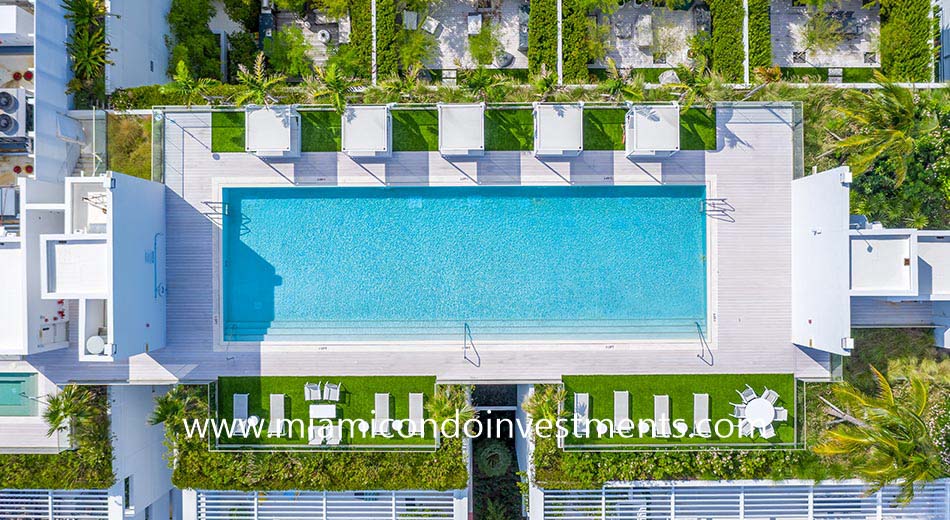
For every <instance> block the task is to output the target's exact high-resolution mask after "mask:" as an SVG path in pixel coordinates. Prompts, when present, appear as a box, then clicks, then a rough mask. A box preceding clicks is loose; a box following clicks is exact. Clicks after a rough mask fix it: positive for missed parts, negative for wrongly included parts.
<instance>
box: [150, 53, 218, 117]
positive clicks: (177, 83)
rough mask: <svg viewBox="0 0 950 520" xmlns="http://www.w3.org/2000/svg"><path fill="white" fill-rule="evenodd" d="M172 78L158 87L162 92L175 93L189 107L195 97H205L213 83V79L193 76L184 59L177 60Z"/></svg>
mask: <svg viewBox="0 0 950 520" xmlns="http://www.w3.org/2000/svg"><path fill="white" fill-rule="evenodd" d="M172 79H173V80H174V81H172V82H171V83H166V84H164V85H162V86H161V87H160V90H161V92H162V94H166V95H169V94H170V95H177V96H178V97H180V98H181V99H184V100H185V104H186V105H188V107H191V105H192V103H193V102H194V101H195V99H197V98H201V99H205V96H206V95H207V93H208V90H209V89H210V88H211V85H213V84H214V81H213V80H210V79H208V78H195V77H194V76H192V75H191V71H190V70H188V65H186V64H185V61H184V60H178V65H177V66H176V67H175V75H174V76H172Z"/></svg>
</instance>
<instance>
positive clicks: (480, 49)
mask: <svg viewBox="0 0 950 520" xmlns="http://www.w3.org/2000/svg"><path fill="white" fill-rule="evenodd" d="M497 32H498V31H496V30H495V24H493V23H492V22H490V21H489V20H485V22H484V23H482V29H481V30H480V31H478V34H473V35H471V36H469V37H468V51H469V52H470V53H471V54H472V59H474V60H475V63H477V64H479V65H485V66H487V65H491V64H492V62H493V61H495V56H496V55H497V54H498V53H499V52H501V50H502V47H501V42H500V41H499V40H498V34H497Z"/></svg>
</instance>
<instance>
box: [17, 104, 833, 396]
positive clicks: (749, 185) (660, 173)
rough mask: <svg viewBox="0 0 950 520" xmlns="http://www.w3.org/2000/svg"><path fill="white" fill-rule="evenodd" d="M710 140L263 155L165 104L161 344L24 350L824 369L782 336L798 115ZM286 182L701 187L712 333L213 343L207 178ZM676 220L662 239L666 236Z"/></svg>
mask: <svg viewBox="0 0 950 520" xmlns="http://www.w3.org/2000/svg"><path fill="white" fill-rule="evenodd" d="M716 114H717V115H716V117H717V127H718V139H719V144H718V149H717V150H715V151H705V152H704V151H681V152H679V153H677V154H675V155H673V156H672V157H669V158H662V159H659V158H655V159H643V160H637V161H631V160H629V159H627V158H626V157H624V155H623V152H585V153H583V154H582V155H581V156H580V157H577V158H572V159H563V160H539V159H537V158H535V157H534V156H533V155H532V154H531V153H530V152H491V153H488V154H486V155H485V156H484V157H482V158H479V159H472V160H459V161H455V160H453V161H449V160H446V159H444V158H442V157H441V156H440V155H439V154H438V153H426V152H404V153H396V154H394V156H393V157H392V158H390V159H386V160H370V161H366V160H362V161H354V160H353V159H351V158H349V157H348V156H346V155H344V154H340V153H306V154H303V155H302V156H301V157H300V158H297V159H282V160H264V159H260V158H258V157H255V156H252V155H249V154H243V153H230V154H227V153H223V154H216V153H212V152H211V117H210V113H208V112H179V113H167V114H166V121H165V142H164V145H165V183H166V185H167V188H168V189H167V191H166V202H167V216H166V225H167V244H168V251H167V288H168V296H167V297H168V306H167V309H168V310H167V312H168V315H167V334H168V341H167V346H166V347H165V348H163V349H159V350H155V351H153V352H151V353H149V354H142V355H139V356H136V357H134V358H132V359H130V360H127V361H122V362H117V363H114V364H92V363H84V364H82V365H80V364H79V363H78V361H76V359H77V356H76V353H75V348H76V347H72V349H71V350H72V352H71V353H69V354H65V355H64V354H63V352H62V351H60V352H55V353H50V354H42V355H37V356H33V357H31V358H30V361H31V362H32V363H33V364H34V365H36V366H38V367H42V370H43V371H44V373H45V374H47V375H48V376H49V377H51V378H53V379H54V380H56V381H57V382H65V381H70V380H82V381H131V382H136V383H158V382H172V381H177V380H181V381H206V380H211V379H215V378H216V377H217V376H219V375H307V374H313V373H323V374H338V375H383V374H400V375H403V374H404V375H410V374H417V375H432V374H435V375H436V376H437V377H438V378H439V380H440V381H482V382H485V381H505V382H532V381H553V380H558V379H559V378H560V376H561V375H562V374H650V373H654V374H657V373H777V372H787V373H795V374H796V375H799V376H801V377H823V376H827V371H826V369H825V365H826V363H827V355H825V354H822V353H816V352H806V351H804V350H802V349H799V348H798V347H795V346H794V345H792V344H791V341H790V338H791V223H790V220H791V181H792V177H793V164H794V160H793V142H794V125H795V123H794V121H793V119H794V115H793V109H792V107H791V105H772V106H768V107H761V106H749V107H734V106H721V107H719V108H718V109H717V112H716ZM222 181H224V182H228V183H231V182H235V183H240V182H248V183H256V182H262V181H263V182H269V183H284V184H296V185H309V186H313V185H331V186H333V185H339V186H346V185H365V186H374V185H375V186H379V185H384V184H385V185H397V184H398V185H474V184H480V185H506V184H513V185H518V184H523V185H529V184H530V185H566V184H607V185H610V184H643V185H656V184H660V183H666V184H702V183H707V185H710V186H714V196H715V198H717V199H723V200H724V201H725V202H724V204H723V205H722V206H721V210H720V211H714V212H710V214H709V217H708V218H709V219H710V220H711V223H712V224H713V226H712V228H714V229H715V234H716V237H715V241H714V242H713V247H712V248H711V249H710V255H711V256H710V258H711V261H712V262H713V267H714V270H713V272H712V275H711V276H712V277H713V278H714V279H713V280H710V282H712V283H713V286H714V287H715V288H716V289H715V291H714V293H715V294H714V295H713V296H712V299H711V301H710V306H711V308H712V309H714V312H715V314H714V319H715V323H716V328H717V333H716V338H715V340H716V341H715V345H714V348H713V349H712V350H711V351H706V352H704V353H703V355H702V357H700V356H699V355H700V353H701V351H702V348H701V347H700V345H699V342H698V341H697V342H696V345H695V347H694V348H675V349H671V348H664V346H663V345H650V344H646V345H643V344H641V345H635V346H634V345H615V344H588V345H576V344H575V345H567V344H565V345H540V346H535V347H532V348H519V346H518V345H511V346H506V345H503V344H502V345H490V346H483V347H482V348H479V347H480V345H479V342H478V338H477V336H476V337H475V338H473V339H474V342H475V347H476V349H477V353H475V352H474V351H472V350H469V351H468V354H467V355H465V354H463V342H462V334H461V333H460V335H459V336H460V337H459V341H458V345H457V346H453V347H448V348H444V347H443V348H421V347H418V348H412V347H411V346H409V347H406V346H400V347H393V346H390V345H378V346H374V345H362V346H360V347H359V348H352V349H348V348H345V347H338V348H327V347H325V346H320V345H310V346H306V345H304V346H301V345H295V346H290V345H288V346H277V345H266V346H264V347H256V348H250V349H248V348H241V349H233V350H224V351H222V350H220V348H219V349H216V348H215V346H214V345H215V344H216V342H215V338H214V334H213V331H214V328H215V327H216V322H217V320H218V318H219V317H218V316H217V313H216V311H215V303H214V301H215V300H214V292H215V285H214V283H213V281H214V273H215V269H214V258H215V255H214V247H213V234H214V233H213V230H214V229H215V226H216V224H215V212H216V211H217V208H216V205H215V201H216V200H217V198H218V197H217V196H216V195H215V193H214V189H213V185H214V183H215V182H222ZM675 239H676V235H675V230H671V240H675Z"/></svg>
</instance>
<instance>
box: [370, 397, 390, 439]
mask: <svg viewBox="0 0 950 520" xmlns="http://www.w3.org/2000/svg"><path fill="white" fill-rule="evenodd" d="M375 404H376V415H375V417H373V433H374V434H376V435H389V428H390V424H391V423H392V421H390V420H389V394H376V397H375Z"/></svg>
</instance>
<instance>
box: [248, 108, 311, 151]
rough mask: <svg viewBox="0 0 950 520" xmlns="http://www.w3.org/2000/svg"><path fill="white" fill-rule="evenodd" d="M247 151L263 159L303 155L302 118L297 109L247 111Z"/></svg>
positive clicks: (251, 109)
mask: <svg viewBox="0 0 950 520" xmlns="http://www.w3.org/2000/svg"><path fill="white" fill-rule="evenodd" d="M244 149H245V150H246V151H247V152H248V153H252V154H254V155H257V156H260V157H298V156H299V155H300V114H298V113H297V109H296V108H295V107H293V106H288V105H278V106H269V107H268V106H257V105H251V106H248V107H247V108H246V109H245V111H244Z"/></svg>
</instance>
